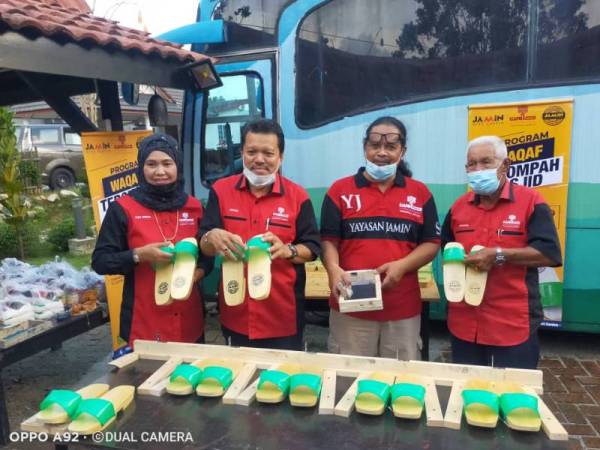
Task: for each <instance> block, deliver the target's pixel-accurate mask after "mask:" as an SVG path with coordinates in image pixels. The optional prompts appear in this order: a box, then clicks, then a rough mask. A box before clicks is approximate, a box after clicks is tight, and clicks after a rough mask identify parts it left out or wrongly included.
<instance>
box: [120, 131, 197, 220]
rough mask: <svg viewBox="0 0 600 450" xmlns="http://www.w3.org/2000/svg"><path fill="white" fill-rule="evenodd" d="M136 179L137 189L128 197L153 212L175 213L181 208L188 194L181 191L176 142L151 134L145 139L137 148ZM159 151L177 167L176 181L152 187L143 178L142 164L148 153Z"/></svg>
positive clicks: (180, 165)
mask: <svg viewBox="0 0 600 450" xmlns="http://www.w3.org/2000/svg"><path fill="white" fill-rule="evenodd" d="M138 148H139V150H138V166H137V178H138V187H137V189H134V190H133V191H131V193H130V194H129V195H131V197H133V198H134V199H135V200H137V201H138V202H139V203H141V204H142V205H144V206H145V207H146V208H150V209H153V210H155V211H175V210H177V209H181V208H183V206H184V205H185V203H186V202H187V199H188V194H186V193H185V191H184V190H183V161H182V159H183V155H182V154H181V152H180V151H179V148H178V147H177V141H176V140H175V139H173V138H172V137H171V136H168V135H166V134H161V133H157V134H152V135H150V136H148V137H145V138H144V139H143V140H142V141H141V142H140V144H139V146H138ZM154 151H160V152H163V153H166V154H167V155H169V156H170V157H171V158H172V159H173V161H175V165H176V166H177V181H175V182H174V183H171V184H168V185H165V186H154V185H152V184H150V183H148V181H146V178H145V177H144V164H145V163H146V159H148V156H150V153H152V152H154Z"/></svg>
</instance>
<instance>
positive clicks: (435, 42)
mask: <svg viewBox="0 0 600 450" xmlns="http://www.w3.org/2000/svg"><path fill="white" fill-rule="evenodd" d="M416 2H418V3H419V4H420V5H421V6H420V7H419V8H418V9H417V10H416V16H417V17H416V19H415V20H413V21H411V22H409V23H407V24H405V25H404V27H403V29H402V32H401V34H400V36H398V38H397V39H396V44H397V45H398V50H396V51H395V52H394V53H393V55H394V56H396V57H400V58H441V57H454V56H459V55H465V54H485V53H491V52H494V51H499V50H505V49H510V48H517V47H524V46H525V45H526V43H527V29H528V26H527V25H528V0H494V1H480V0H416ZM584 2H585V0H570V1H564V0H540V7H539V11H538V23H539V38H538V40H539V42H541V43H546V42H549V41H555V40H557V39H559V38H561V37H564V36H567V35H570V34H572V33H575V32H580V31H582V30H585V29H587V25H586V24H587V15H586V14H585V13H583V12H579V10H580V9H581V6H582V5H583V3H584Z"/></svg>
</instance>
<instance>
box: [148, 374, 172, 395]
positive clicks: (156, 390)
mask: <svg viewBox="0 0 600 450" xmlns="http://www.w3.org/2000/svg"><path fill="white" fill-rule="evenodd" d="M168 384H169V377H167V378H165V379H163V380H160V381H159V382H158V383H156V384H155V385H154V386H152V387H151V388H147V389H145V392H144V395H151V396H153V397H161V396H162V395H163V394H164V393H165V392H167V385H168Z"/></svg>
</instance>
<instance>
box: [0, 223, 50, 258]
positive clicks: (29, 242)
mask: <svg viewBox="0 0 600 450" xmlns="http://www.w3.org/2000/svg"><path fill="white" fill-rule="evenodd" d="M40 234H41V227H40V225H39V224H38V223H34V222H29V223H27V224H26V225H25V229H24V234H23V248H24V250H25V253H26V254H27V255H30V256H34V255H40V254H42V253H43V252H44V250H45V248H44V246H43V245H42V243H41V242H40ZM18 247H19V246H18V240H17V232H16V230H15V227H13V226H11V225H9V224H7V223H2V222H0V259H2V258H14V257H18V255H19V248H18Z"/></svg>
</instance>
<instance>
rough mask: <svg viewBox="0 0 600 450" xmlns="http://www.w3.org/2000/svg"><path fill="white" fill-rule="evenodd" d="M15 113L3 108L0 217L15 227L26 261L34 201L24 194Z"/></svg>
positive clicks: (19, 246)
mask: <svg viewBox="0 0 600 450" xmlns="http://www.w3.org/2000/svg"><path fill="white" fill-rule="evenodd" d="M12 119H13V114H12V113H11V112H10V111H8V110H7V109H4V108H0V193H1V194H0V206H2V208H1V209H0V214H2V217H3V219H4V221H5V222H6V223H8V224H9V225H12V226H13V227H14V228H15V233H16V240H17V243H18V248H19V256H20V258H21V259H23V258H25V246H24V240H25V224H26V222H27V218H28V217H29V215H28V210H29V208H30V207H31V202H30V201H29V200H28V199H27V198H26V197H25V196H24V195H23V182H22V180H21V177H20V174H19V163H20V155H19V152H18V151H17V145H16V144H17V139H16V136H15V127H14V125H13V123H12Z"/></svg>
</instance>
